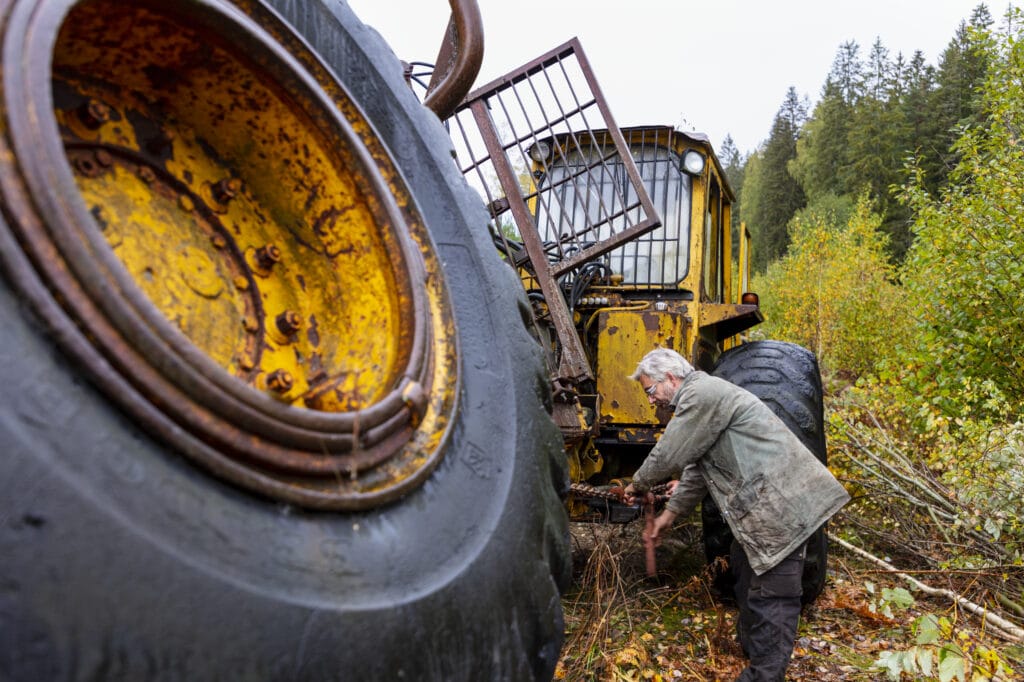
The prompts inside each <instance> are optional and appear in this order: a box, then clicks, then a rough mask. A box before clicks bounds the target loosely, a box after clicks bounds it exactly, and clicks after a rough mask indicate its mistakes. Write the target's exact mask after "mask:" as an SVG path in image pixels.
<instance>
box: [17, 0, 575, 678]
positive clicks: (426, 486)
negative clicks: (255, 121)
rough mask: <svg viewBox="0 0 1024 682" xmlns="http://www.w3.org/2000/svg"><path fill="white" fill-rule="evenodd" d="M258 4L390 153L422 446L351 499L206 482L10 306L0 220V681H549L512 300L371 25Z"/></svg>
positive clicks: (546, 519)
mask: <svg viewBox="0 0 1024 682" xmlns="http://www.w3.org/2000/svg"><path fill="white" fill-rule="evenodd" d="M268 4H269V5H270V6H271V7H273V8H274V10H275V11H276V12H277V13H279V15H280V16H281V17H283V19H284V21H286V22H287V23H288V24H290V25H291V26H292V27H293V28H294V30H295V32H296V34H297V35H298V36H301V39H302V40H304V41H305V42H306V43H308V45H309V46H311V48H312V50H313V52H315V53H316V54H317V55H319V57H320V58H321V59H322V61H323V62H324V64H325V65H326V67H327V68H328V69H329V70H331V71H332V72H333V73H334V74H335V75H336V77H337V78H338V80H339V81H340V82H341V83H343V84H344V85H345V87H346V88H347V90H348V91H349V92H350V93H351V94H352V96H353V98H354V100H355V101H356V102H357V103H358V104H359V105H360V106H361V107H362V108H363V110H364V112H365V113H366V115H367V118H368V119H369V120H370V121H371V122H372V123H373V125H374V127H375V128H376V130H377V133H378V134H379V135H380V136H381V138H382V139H383V140H384V141H385V142H386V143H387V145H388V146H389V147H390V149H392V150H394V152H395V154H396V157H397V159H398V161H399V165H400V171H401V173H402V176H403V178H404V181H405V182H406V183H407V185H408V187H409V190H410V193H411V194H412V196H413V198H414V199H415V201H416V203H417V204H418V208H419V211H420V212H421V214H422V216H423V221H424V223H425V225H426V226H427V229H428V230H429V233H430V237H431V239H432V241H433V244H432V247H433V248H435V249H436V252H437V255H438V259H439V261H440V262H441V264H442V266H443V275H444V278H445V280H446V286H447V290H448V292H449V296H450V300H451V305H452V309H453V315H454V323H455V335H456V339H457V344H458V364H459V370H460V374H461V379H460V381H461V390H460V395H459V397H458V410H457V412H456V413H455V414H454V415H453V416H452V423H451V425H450V432H449V434H448V436H447V441H446V444H445V445H444V452H443V458H442V459H441V461H440V463H439V464H438V466H437V468H436V469H435V470H434V471H433V472H432V474H431V475H430V476H429V478H427V479H426V480H425V482H423V483H422V485H420V486H418V487H416V488H415V489H414V490H411V491H409V492H407V493H405V494H404V495H403V496H402V497H401V498H400V499H398V500H396V501H393V502H390V503H388V504H384V505H382V506H379V507H376V508H372V509H368V510H365V511H348V512H325V511H308V510H304V509H302V508H301V506H298V505H293V504H287V503H284V502H281V501H275V500H272V499H268V498H265V497H262V496H260V495H258V494H255V493H253V492H250V491H247V490H244V489H242V488H241V487H240V486H237V485H234V484H232V483H230V482H226V481H225V480H223V479H222V478H220V477H218V476H214V475H211V474H210V473H209V472H208V471H207V470H205V469H204V468H202V467H200V466H196V464H195V463H194V462H193V461H191V460H190V459H188V458H186V457H184V456H182V453H180V452H178V451H176V450H175V449H174V448H173V447H169V446H168V445H167V444H166V442H165V440H164V439H162V438H159V437H154V436H153V435H152V434H151V433H150V432H149V431H148V430H146V429H144V428H140V426H139V424H138V423H136V421H135V420H134V419H133V418H132V417H130V416H129V415H128V414H127V413H126V410H125V409H123V407H121V406H119V405H118V404H116V401H114V400H112V399H111V396H110V395H108V393H107V392H105V391H103V390H101V389H100V388H98V386H97V382H96V378H95V376H94V375H92V374H89V373H87V372H85V371H84V370H83V368H82V367H81V366H80V365H79V363H77V362H75V361H74V360H73V359H72V358H70V357H69V355H68V353H67V352H66V348H67V345H66V344H67V343H68V339H66V338H58V337H57V336H55V334H54V331H53V328H52V325H51V324H49V323H47V322H46V321H44V320H42V319H41V317H42V316H40V315H39V314H38V311H37V310H35V309H33V307H32V306H31V305H30V304H28V303H26V302H25V300H24V299H23V297H22V294H21V291H22V288H21V284H20V283H18V282H16V280H19V278H23V277H24V275H16V274H14V270H15V267H16V265H18V264H16V263H14V259H15V256H14V255H12V254H15V253H16V252H17V250H18V246H17V244H16V243H15V241H14V240H13V239H12V238H11V237H10V236H8V235H7V230H6V228H7V224H6V223H7V221H8V220H9V216H10V214H9V213H8V212H7V211H6V210H5V211H4V213H3V217H2V219H0V234H2V236H3V241H2V243H0V247H2V248H3V252H4V253H5V254H7V255H8V256H9V257H10V258H9V259H8V260H7V261H4V262H3V264H4V267H3V268H2V270H3V275H4V277H3V278H2V279H0V319H2V320H3V327H2V329H0V371H2V372H3V376H4V377H5V381H4V392H3V395H2V397H0V405H2V406H0V441H2V443H3V446H2V451H0V482H2V484H3V491H2V495H0V557H2V559H0V679H4V680H12V681H14V680H53V679H61V680H162V679H167V680H170V679H174V680H208V679H209V680H226V679H230V680H278V679H294V680H320V679H324V680H327V679H330V680H337V679H351V680H383V679H388V680H390V679H411V680H521V679H550V678H551V676H552V675H553V672H554V669H555V664H556V662H557V659H558V655H559V650H560V646H561V642H562V637H563V619H562V612H561V604H560V589H561V588H562V587H564V586H566V585H567V584H568V580H569V574H570V569H571V563H570V559H569V543H568V524H567V518H566V514H565V511H564V507H563V505H562V501H561V499H560V497H559V496H560V494H562V493H564V491H565V490H566V487H567V484H568V476H567V469H566V465H565V462H564V457H563V454H562V448H561V438H560V435H559V433H558V431H557V429H556V428H555V426H554V424H553V423H552V421H551V419H550V417H549V415H548V413H547V412H546V410H545V407H544V403H545V401H546V400H548V396H547V388H546V380H545V377H544V373H543V368H542V359H541V350H540V348H539V346H538V345H537V343H536V342H535V341H534V340H533V339H532V338H531V336H530V335H529V333H528V332H527V330H526V329H525V327H524V325H523V321H522V319H521V315H522V314H523V313H522V311H527V313H528V311H529V306H528V304H527V303H526V300H525V295H524V294H523V292H522V289H521V287H520V286H519V284H518V283H517V282H516V281H515V278H514V276H513V274H512V273H511V271H510V270H509V269H508V268H507V267H505V266H504V265H502V264H501V262H500V261H499V259H498V257H497V256H496V254H495V253H494V250H493V247H492V246H491V244H490V243H489V241H488V239H487V232H486V230H485V229H483V227H484V225H485V224H486V221H487V216H486V213H485V211H484V210H483V207H482V205H481V203H480V201H479V198H478V197H477V196H476V195H475V194H474V193H473V192H472V191H471V190H470V189H469V187H468V186H467V185H466V183H465V182H464V180H463V179H462V177H461V175H460V174H459V173H458V171H457V169H456V167H455V165H454V163H453V162H452V158H451V154H450V142H449V140H448V137H447V135H446V133H445V131H444V129H443V127H442V126H441V124H440V123H439V121H438V120H437V119H436V117H435V116H434V115H433V114H432V113H431V112H429V111H428V110H426V109H424V108H423V107H422V106H421V105H420V104H419V103H418V101H417V100H416V99H415V97H414V96H413V94H412V93H411V92H410V91H409V89H408V87H407V86H406V84H405V83H404V81H403V79H402V67H401V64H400V63H399V61H398V60H397V59H396V57H395V56H394V55H393V54H392V52H391V50H390V49H389V48H388V47H387V46H386V45H385V44H384V43H383V41H382V40H381V39H380V37H379V36H378V35H377V34H376V32H374V31H372V30H370V29H368V28H367V27H365V26H364V25H363V24H362V23H361V22H359V20H358V19H357V18H356V17H355V16H354V15H353V14H352V13H351V12H350V10H349V9H348V7H347V6H346V5H344V4H343V3H340V2H335V1H330V0H309V1H305V2H298V1H295V0H275V1H273V2H270V3H268ZM238 6H239V7H242V8H243V9H245V10H246V11H249V9H251V8H257V9H259V7H260V5H258V4H256V3H247V2H239V4H238ZM260 11H262V10H260ZM0 132H4V129H3V127H2V126H0ZM69 201H72V199H70V198H69ZM5 209H6V207H5ZM19 281H20V280H19ZM517 311H518V312H519V313H520V314H517Z"/></svg>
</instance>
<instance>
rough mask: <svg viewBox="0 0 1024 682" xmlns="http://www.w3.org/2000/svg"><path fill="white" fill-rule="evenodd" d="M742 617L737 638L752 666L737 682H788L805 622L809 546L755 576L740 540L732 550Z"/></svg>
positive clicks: (731, 563)
mask: <svg viewBox="0 0 1024 682" xmlns="http://www.w3.org/2000/svg"><path fill="white" fill-rule="evenodd" d="M729 553H730V565H731V566H732V571H733V575H734V576H736V603H737V604H738V605H739V609H740V613H739V618H738V619H737V621H736V634H737V638H738V639H739V641H740V645H741V646H742V647H743V653H745V654H746V655H747V658H749V659H750V664H749V665H748V666H747V667H746V668H744V669H743V672H741V673H740V676H739V677H738V678H736V680H737V682H783V680H784V679H785V675H786V667H787V666H788V665H789V658H790V656H791V655H792V654H793V644H794V642H795V640H796V626H797V623H798V622H799V621H800V595H801V594H802V592H803V590H802V588H801V582H802V577H803V571H804V558H805V557H806V556H807V545H806V544H804V545H801V546H800V547H799V548H798V549H797V550H796V551H795V552H793V553H792V554H790V555H789V556H787V557H786V558H785V559H783V560H782V561H781V562H779V563H778V564H777V565H776V566H774V567H773V568H771V569H769V570H768V571H765V572H764V573H763V574H761V575H755V574H754V570H753V569H752V568H750V562H749V561H748V560H747V553H746V552H745V551H743V546H742V545H740V544H739V543H738V542H736V540H733V541H732V547H731V548H730V552H729Z"/></svg>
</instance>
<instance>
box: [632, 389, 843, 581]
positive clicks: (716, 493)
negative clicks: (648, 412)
mask: <svg viewBox="0 0 1024 682" xmlns="http://www.w3.org/2000/svg"><path fill="white" fill-rule="evenodd" d="M671 404H672V405H674V407H675V412H674V414H673V416H672V419H671V420H669V423H668V425H667V426H666V427H665V433H664V434H663V435H662V436H661V438H660V439H659V440H658V443H657V445H655V446H654V449H653V450H651V453H650V454H649V455H648V456H647V459H645V460H644V463H643V464H642V465H641V466H640V468H639V469H638V470H637V472H636V474H634V476H633V487H634V488H635V489H636V490H638V491H641V492H642V491H645V490H648V489H649V488H650V487H652V486H653V485H656V484H658V483H661V482H663V481H666V480H669V479H679V485H678V486H677V487H676V490H675V493H674V494H673V495H672V497H671V498H670V499H669V501H668V502H667V503H666V507H667V508H668V509H669V510H671V511H673V512H675V513H676V514H679V515H680V516H686V515H688V514H689V513H690V512H691V511H693V509H694V508H695V507H696V506H697V504H698V503H699V502H700V501H701V500H702V499H704V496H705V495H706V494H708V493H710V494H711V497H712V498H714V500H715V503H716V504H717V505H718V508H719V510H721V512H722V518H724V519H725V521H726V523H728V524H729V528H730V529H731V530H732V533H733V537H734V538H736V540H737V541H739V543H740V544H741V545H742V546H743V549H744V550H745V551H746V553H747V557H748V558H749V560H750V566H751V567H752V568H753V569H754V572H755V573H757V574H758V575H760V574H762V573H764V572H765V571H767V570H768V569H770V568H771V567H773V566H775V565H776V564H777V563H779V562H780V561H782V559H784V558H785V557H786V556H788V555H789V554H790V553H792V552H793V551H794V550H795V549H796V548H798V547H799V546H800V545H801V544H802V543H803V542H804V541H806V540H807V538H808V537H809V536H810V535H811V534H812V533H813V532H814V531H815V530H816V529H817V528H818V527H819V526H821V525H822V524H823V523H825V521H827V520H828V519H829V518H830V517H831V516H832V515H833V514H835V513H836V512H837V511H838V510H839V509H840V508H841V507H842V506H843V505H844V504H846V502H847V501H849V499H850V496H849V494H848V493H847V492H846V490H845V489H844V488H843V486H842V485H841V484H840V483H839V481H837V480H836V479H835V477H834V476H833V475H832V474H831V472H829V470H828V469H827V468H826V467H825V466H824V465H823V464H822V463H821V462H819V461H818V460H817V458H816V457H815V456H814V455H813V454H812V453H811V452H810V450H808V449H807V448H806V447H804V445H803V443H801V442H800V440H799V439H798V438H797V437H796V436H795V435H794V434H793V432H792V431H790V430H789V428H788V427H787V426H786V425H785V424H784V423H783V422H782V420H780V419H779V418H778V417H776V416H775V414H774V413H773V412H772V411H771V409H769V408H768V406H767V405H765V404H764V403H762V402H761V401H760V400H759V399H758V398H757V396H755V395H753V394H752V393H750V392H749V391H747V390H745V389H743V388H740V387H738V386H736V385H734V384H731V383H729V382H728V381H725V380H723V379H719V378H717V377H713V376H710V375H708V374H705V373H704V372H693V373H691V374H689V375H688V376H686V378H684V379H683V382H682V384H681V385H680V387H679V390H678V391H676V394H675V396H674V397H673V398H672V402H671Z"/></svg>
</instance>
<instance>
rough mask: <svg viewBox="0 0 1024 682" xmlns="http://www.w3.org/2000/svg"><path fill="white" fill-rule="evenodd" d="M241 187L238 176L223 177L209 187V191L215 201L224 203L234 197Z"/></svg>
mask: <svg viewBox="0 0 1024 682" xmlns="http://www.w3.org/2000/svg"><path fill="white" fill-rule="evenodd" d="M241 189H242V181H241V180H239V179H238V178H224V179H223V180H221V181H220V182H218V183H216V184H215V185H214V186H213V187H211V188H210V192H211V193H212V194H213V198H214V199H216V200H217V203H221V204H226V203H228V202H229V201H231V200H232V199H234V198H235V196H237V195H238V192H239V191H240V190H241Z"/></svg>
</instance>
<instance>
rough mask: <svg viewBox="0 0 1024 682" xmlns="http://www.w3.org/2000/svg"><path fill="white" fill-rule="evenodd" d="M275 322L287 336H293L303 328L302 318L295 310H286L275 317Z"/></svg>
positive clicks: (279, 329)
mask: <svg viewBox="0 0 1024 682" xmlns="http://www.w3.org/2000/svg"><path fill="white" fill-rule="evenodd" d="M274 322H275V323H276V324H277V329H278V331H280V332H281V333H282V334H284V335H285V336H291V335H292V334H294V333H295V332H297V331H299V329H301V328H302V318H301V317H299V314H298V313H297V312H295V311H294V310H286V311H284V312H283V313H281V314H280V315H278V316H277V317H276V318H274Z"/></svg>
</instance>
